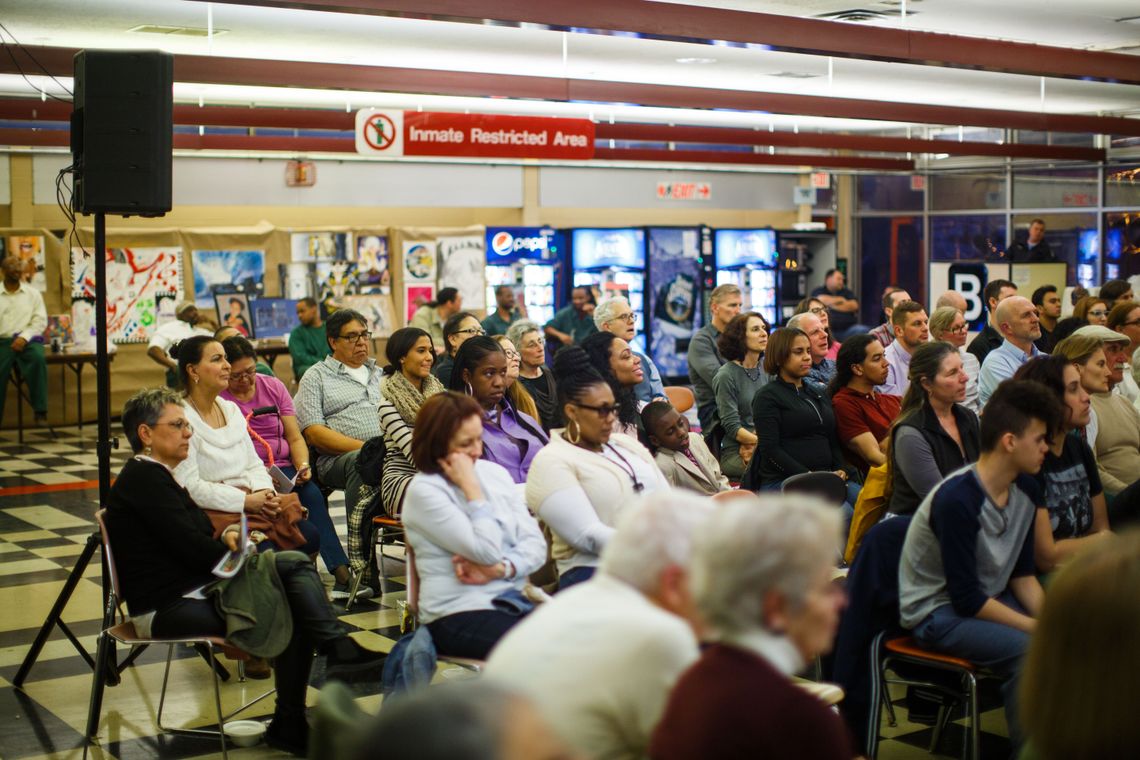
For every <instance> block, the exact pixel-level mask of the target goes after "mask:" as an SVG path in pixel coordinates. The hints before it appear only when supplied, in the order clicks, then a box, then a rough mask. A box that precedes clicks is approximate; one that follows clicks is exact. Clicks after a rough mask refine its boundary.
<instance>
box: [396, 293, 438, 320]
mask: <svg viewBox="0 0 1140 760" xmlns="http://www.w3.org/2000/svg"><path fill="white" fill-rule="evenodd" d="M433 298H435V286H434V285H405V286H404V309H405V311H407V314H405V315H404V322H405V323H407V322H411V321H412V317H413V316H414V315H415V313H416V309H418V308H420V307H421V306H423V305H424V304H425V303H429V302H430V301H431V300H432V299H433Z"/></svg>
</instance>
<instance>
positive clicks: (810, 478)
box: [780, 471, 847, 507]
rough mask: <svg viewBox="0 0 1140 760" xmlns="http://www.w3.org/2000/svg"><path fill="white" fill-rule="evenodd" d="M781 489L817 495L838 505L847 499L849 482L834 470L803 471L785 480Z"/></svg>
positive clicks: (787, 491)
mask: <svg viewBox="0 0 1140 760" xmlns="http://www.w3.org/2000/svg"><path fill="white" fill-rule="evenodd" d="M780 490H781V492H783V493H787V494H792V493H801V494H807V495H809V496H817V497H819V498H821V499H823V500H824V501H825V502H827V503H828V504H832V505H834V506H836V507H838V506H840V505H841V504H843V502H845V501H847V483H846V482H845V481H844V480H843V478H841V477H839V476H838V475H836V474H835V473H834V472H822V471H821V472H801V473H800V474H799V475H793V476H792V477H790V478H788V479H787V480H785V481H784V484H783V485H782V486H781V487H780Z"/></svg>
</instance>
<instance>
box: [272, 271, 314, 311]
mask: <svg viewBox="0 0 1140 760" xmlns="http://www.w3.org/2000/svg"><path fill="white" fill-rule="evenodd" d="M277 274H278V276H280V277H281V295H282V296H284V297H285V298H289V299H291V300H294V301H300V300H301V299H302V298H316V297H317V295H318V291H317V265H316V264H312V263H305V262H299V261H294V262H292V263H289V264H278V265H277Z"/></svg>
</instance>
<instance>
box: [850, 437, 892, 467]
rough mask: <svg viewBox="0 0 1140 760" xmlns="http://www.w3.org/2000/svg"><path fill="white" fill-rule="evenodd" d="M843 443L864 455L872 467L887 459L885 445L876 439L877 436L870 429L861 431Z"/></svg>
mask: <svg viewBox="0 0 1140 760" xmlns="http://www.w3.org/2000/svg"><path fill="white" fill-rule="evenodd" d="M843 445H844V446H846V447H847V448H848V449H850V450H851V451H853V452H855V453H856V454H858V455H859V456H861V457H863V459H864V460H866V461H867V463H868V464H870V465H871V466H872V467H875V466H877V465H880V464H883V463H884V462H886V461H887V455H886V454H885V453H883V445H882V444H881V443H879V442H878V441H876V440H875V436H874V435H872V434H871V431H869V430H868V431H867V432H865V433H860V434H859V435H857V436H855V437H854V438H852V439H850V440H849V441H847V442H845V443H844V444H843Z"/></svg>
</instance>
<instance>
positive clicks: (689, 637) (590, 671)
mask: <svg viewBox="0 0 1140 760" xmlns="http://www.w3.org/2000/svg"><path fill="white" fill-rule="evenodd" d="M712 513H713V505H712V502H711V501H709V500H708V499H705V498H702V497H699V496H697V495H695V494H689V493H685V492H682V491H671V492H665V493H654V494H649V495H647V496H644V497H642V498H641V500H640V501H638V502H636V503H635V504H633V505H631V506H630V507H629V508H628V509H627V511H626V512H625V514H624V515H623V517H622V518H621V521H620V522H619V524H618V527H617V532H616V533H615V534H614V536H613V538H611V539H610V541H609V543H608V544H607V545H606V548H605V549H604V550H603V551H602V560H601V568H600V569H599V572H598V573H596V574H595V575H594V577H593V578H591V579H590V580H588V581H585V582H583V583H579V584H577V585H575V586H573V587H571V588H570V589H568V590H566V591H562V592H560V593H559V594H558V595H557V596H555V597H554V600H553V601H551V602H547V603H546V604H542V605H539V606H538V607H537V608H536V609H535V611H534V612H532V613H531V614H530V615H528V616H527V617H526V618H525V619H524V620H523V621H522V622H520V623H519V624H518V625H516V626H514V627H513V628H512V629H511V630H510V631H509V632H508V633H507V635H506V636H504V637H503V638H502V640H500V641H499V643H498V645H497V646H496V647H495V648H494V649H493V650H491V658H490V659H489V660H488V661H487V667H486V670H485V676H484V677H485V678H487V679H489V680H493V681H496V682H499V683H502V684H504V685H506V686H508V687H510V688H514V689H517V690H519V691H520V692H521V693H523V694H526V695H527V696H529V697H530V698H531V699H533V700H534V701H535V704H537V705H538V708H539V712H540V713H541V714H542V716H543V717H544V718H545V719H546V720H547V721H549V722H550V723H551V725H553V726H554V727H555V729H556V730H557V731H559V733H560V734H562V737H563V738H564V739H565V740H566V741H567V742H568V743H570V744H571V745H573V746H574V747H575V748H576V749H578V750H579V751H581V752H584V753H586V754H587V755H588V756H590V757H606V758H639V757H644V756H645V755H646V754H647V752H648V749H649V737H650V735H651V734H652V732H653V729H654V727H655V726H656V725H657V722H658V720H660V718H661V713H662V711H663V710H664V708H665V702H666V700H667V699H668V697H669V691H670V689H672V688H673V684H674V683H675V682H676V680H677V677H678V676H679V675H680V674H681V672H682V671H683V670H684V669H685V668H687V667H688V666H689V665H690V664H692V663H693V662H694V661H695V660H696V659H697V656H698V654H699V652H698V649H697V641H698V635H699V633H698V632H697V628H696V625H697V623H696V616H695V613H694V610H693V605H692V599H691V598H690V595H689V587H688V568H689V557H690V551H691V549H690V546H691V540H692V536H693V534H694V533H695V532H696V531H697V529H698V527H699V526H700V525H702V524H703V523H704V522H705V521H706V520H707V519H708V517H709V516H710V515H711V514H712Z"/></svg>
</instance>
